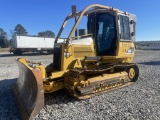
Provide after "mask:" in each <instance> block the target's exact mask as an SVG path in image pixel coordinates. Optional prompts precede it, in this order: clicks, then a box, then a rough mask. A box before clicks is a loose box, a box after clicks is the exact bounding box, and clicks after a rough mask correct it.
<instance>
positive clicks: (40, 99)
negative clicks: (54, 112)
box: [11, 61, 44, 120]
mask: <svg viewBox="0 0 160 120" xmlns="http://www.w3.org/2000/svg"><path fill="white" fill-rule="evenodd" d="M17 64H18V66H19V77H18V79H17V81H16V84H15V85H14V86H13V87H12V89H11V91H12V92H13V95H14V98H15V101H16V104H17V107H18V110H19V113H20V118H21V119H22V120H32V119H33V118H34V117H35V116H36V115H37V114H38V113H39V112H40V110H41V109H42V108H43V106H44V90H43V81H42V74H41V71H40V69H38V68H35V69H33V70H31V69H29V68H28V67H27V66H26V65H24V64H23V63H21V62H18V61H17Z"/></svg>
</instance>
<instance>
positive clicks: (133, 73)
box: [127, 65, 139, 82]
mask: <svg viewBox="0 0 160 120" xmlns="http://www.w3.org/2000/svg"><path fill="white" fill-rule="evenodd" d="M127 73H128V77H129V79H130V80H131V82H135V81H137V80H138V76H139V68H138V66H137V65H133V66H130V67H128V68H127Z"/></svg>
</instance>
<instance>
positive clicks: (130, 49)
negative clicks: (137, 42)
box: [126, 48, 135, 54]
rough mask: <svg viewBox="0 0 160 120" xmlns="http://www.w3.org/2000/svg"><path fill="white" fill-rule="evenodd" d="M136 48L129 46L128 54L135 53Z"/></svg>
mask: <svg viewBox="0 0 160 120" xmlns="http://www.w3.org/2000/svg"><path fill="white" fill-rule="evenodd" d="M134 52H135V48H129V49H128V50H127V52H126V54H134Z"/></svg>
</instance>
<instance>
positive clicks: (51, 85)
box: [43, 81, 64, 93]
mask: <svg viewBox="0 0 160 120" xmlns="http://www.w3.org/2000/svg"><path fill="white" fill-rule="evenodd" d="M43 88H44V92H45V93H52V92H55V91H57V90H60V89H63V88H64V84H63V81H60V82H55V81H51V82H48V83H47V84H46V83H45V84H44V85H43Z"/></svg>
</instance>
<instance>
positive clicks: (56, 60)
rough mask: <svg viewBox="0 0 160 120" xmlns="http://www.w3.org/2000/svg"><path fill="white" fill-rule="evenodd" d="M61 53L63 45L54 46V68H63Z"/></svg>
mask: <svg viewBox="0 0 160 120" xmlns="http://www.w3.org/2000/svg"><path fill="white" fill-rule="evenodd" d="M61 54H62V46H61V45H57V46H55V47H54V58H53V64H54V70H58V71H60V70H61Z"/></svg>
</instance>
